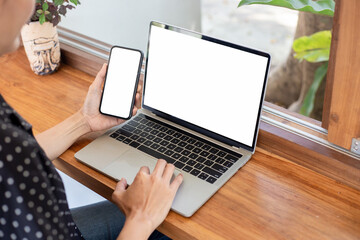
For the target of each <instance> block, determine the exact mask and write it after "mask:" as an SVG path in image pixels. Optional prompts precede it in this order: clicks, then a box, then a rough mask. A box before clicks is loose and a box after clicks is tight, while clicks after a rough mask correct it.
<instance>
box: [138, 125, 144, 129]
mask: <svg viewBox="0 0 360 240" xmlns="http://www.w3.org/2000/svg"><path fill="white" fill-rule="evenodd" d="M144 128H146V126H145V125H140V126H138V129H140V130H143V129H144Z"/></svg>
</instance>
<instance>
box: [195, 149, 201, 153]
mask: <svg viewBox="0 0 360 240" xmlns="http://www.w3.org/2000/svg"><path fill="white" fill-rule="evenodd" d="M201 151H202V150H201V149H200V148H195V149H194V150H193V152H194V153H200V152H201Z"/></svg>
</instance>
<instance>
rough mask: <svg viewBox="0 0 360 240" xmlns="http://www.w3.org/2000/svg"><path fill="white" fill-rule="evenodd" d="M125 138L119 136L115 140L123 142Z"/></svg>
mask: <svg viewBox="0 0 360 240" xmlns="http://www.w3.org/2000/svg"><path fill="white" fill-rule="evenodd" d="M125 138H126V137H125V136H123V135H120V136H118V137H117V138H116V140H119V141H123V140H124V139H125Z"/></svg>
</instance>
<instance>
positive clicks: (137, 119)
mask: <svg viewBox="0 0 360 240" xmlns="http://www.w3.org/2000/svg"><path fill="white" fill-rule="evenodd" d="M141 119H142V118H141V117H140V116H136V117H134V118H133V119H132V120H134V121H137V122H140V121H141Z"/></svg>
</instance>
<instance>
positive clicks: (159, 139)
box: [153, 137, 162, 143]
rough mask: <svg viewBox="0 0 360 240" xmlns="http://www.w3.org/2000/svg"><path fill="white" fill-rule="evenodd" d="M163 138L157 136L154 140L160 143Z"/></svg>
mask: <svg viewBox="0 0 360 240" xmlns="http://www.w3.org/2000/svg"><path fill="white" fill-rule="evenodd" d="M161 140H162V139H161V138H159V137H157V138H155V139H154V140H153V141H154V142H156V143H159V142H161Z"/></svg>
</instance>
